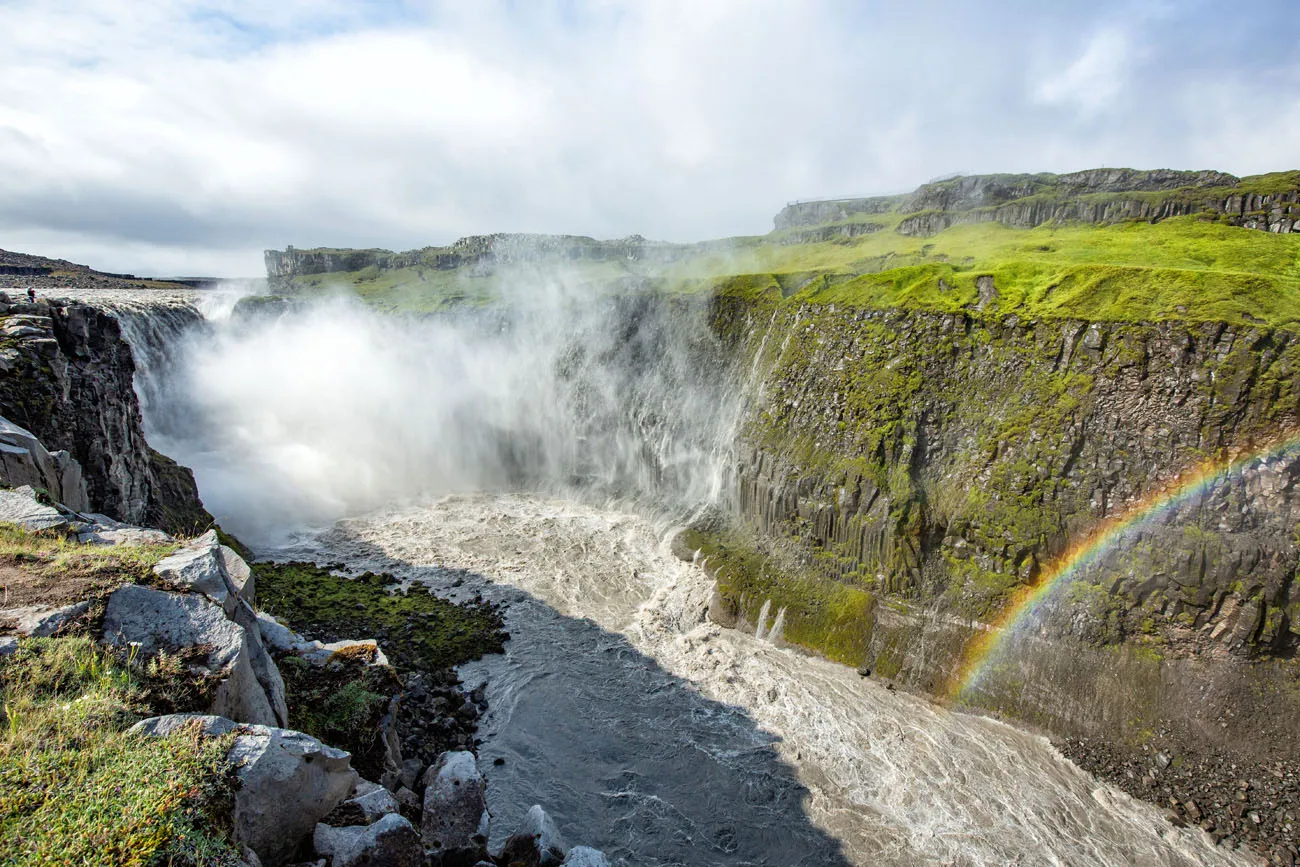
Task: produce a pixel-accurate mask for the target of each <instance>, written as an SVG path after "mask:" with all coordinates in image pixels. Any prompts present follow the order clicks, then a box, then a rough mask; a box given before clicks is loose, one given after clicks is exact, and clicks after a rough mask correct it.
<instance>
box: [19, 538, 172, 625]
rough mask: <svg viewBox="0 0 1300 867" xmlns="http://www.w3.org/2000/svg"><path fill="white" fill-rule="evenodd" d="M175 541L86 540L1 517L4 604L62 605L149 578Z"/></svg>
mask: <svg viewBox="0 0 1300 867" xmlns="http://www.w3.org/2000/svg"><path fill="white" fill-rule="evenodd" d="M176 548H177V545H175V544H160V545H114V546H111V547H101V546H98V545H82V544H80V543H78V542H76V541H75V540H70V539H68V538H66V537H64V536H61V535H58V534H53V533H29V532H27V531H26V530H24V529H22V528H21V527H17V526H14V525H13V524H2V523H0V581H3V593H4V605H5V606H6V607H19V606H24V605H37V604H41V605H59V604H67V603H71V602H78V601H80V600H82V599H89V598H94V597H96V596H100V595H103V594H104V593H107V592H108V591H110V590H112V589H114V588H116V587H119V586H121V585H122V584H137V583H141V582H147V581H148V580H149V579H150V577H151V576H152V574H153V567H154V566H156V565H157V564H158V561H159V560H161V559H163V558H164V557H166V556H168V555H169V554H172V553H174V552H175V551H176Z"/></svg>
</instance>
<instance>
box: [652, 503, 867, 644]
mask: <svg viewBox="0 0 1300 867" xmlns="http://www.w3.org/2000/svg"><path fill="white" fill-rule="evenodd" d="M677 545H678V546H681V547H682V548H684V549H685V550H688V551H699V552H700V557H701V560H702V561H707V563H706V566H707V568H708V571H709V572H710V573H712V574H713V576H714V578H715V580H716V581H717V588H718V592H719V593H720V594H721V595H722V597H723V599H724V600H725V602H726V603H728V604H729V605H731V606H733V608H734V610H735V611H737V612H738V613H740V614H741V615H742V616H743V617H744V618H745V619H746V620H748V621H749V622H751V623H753V622H755V621H757V619H758V615H759V612H760V611H761V609H762V607H763V604H764V603H765V602H769V601H770V603H771V604H770V606H769V616H770V617H772V618H775V617H776V615H777V613H778V612H779V611H781V610H782V609H785V623H784V627H783V628H782V636H783V637H784V640H785V641H786V642H788V643H790V644H795V645H798V646H800V647H803V648H805V649H807V650H812V651H816V652H817V653H820V654H822V655H823V656H825V657H827V658H828V659H833V660H835V661H837V662H843V663H846V664H848V665H860V664H861V663H862V662H863V661H864V660H865V659H866V658H867V651H868V645H869V642H870V639H871V631H872V628H873V626H874V623H875V606H876V600H875V597H874V596H873V595H872V594H871V593H870V592H869V591H867V590H865V589H863V588H861V587H857V586H853V585H850V584H845V583H840V582H836V581H832V580H830V579H829V578H825V577H822V576H820V575H818V574H816V573H814V572H812V571H810V570H801V569H797V568H790V567H789V566H788V565H787V564H782V563H778V562H776V561H775V560H774V559H773V558H771V557H769V556H767V555H764V554H763V553H761V552H759V551H758V550H757V549H756V547H754V546H753V545H750V544H748V543H747V542H746V541H745V540H744V539H742V538H741V537H739V536H738V535H737V534H736V533H735V531H706V530H700V529H688V530H686V531H684V532H683V533H682V536H681V538H680V539H679V540H678V542H677ZM771 625H772V624H771V623H768V624H767V626H768V627H769V628H770V627H771Z"/></svg>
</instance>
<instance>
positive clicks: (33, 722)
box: [0, 637, 239, 867]
mask: <svg viewBox="0 0 1300 867" xmlns="http://www.w3.org/2000/svg"><path fill="white" fill-rule="evenodd" d="M156 673H157V672H155V674H156ZM152 710H153V708H152V707H151V704H150V702H149V695H148V690H147V689H146V688H144V687H143V686H142V685H141V683H140V678H139V677H138V675H137V672H135V671H134V670H133V666H132V665H131V664H128V663H125V662H124V661H123V660H121V659H119V658H117V657H115V656H112V655H111V654H109V653H107V652H104V651H100V650H98V649H97V648H96V647H95V645H94V643H93V642H92V641H90V639H88V638H85V637H73V638H36V639H25V640H23V641H22V642H21V644H20V646H19V649H18V650H17V652H15V653H14V654H13V655H12V656H11V657H9V658H8V659H6V660H5V661H4V662H3V663H0V711H2V716H0V723H2V724H3V726H4V728H3V732H2V734H0V865H5V867H9V865H26V864H103V865H109V864H112V865H143V864H175V865H187V864H192V865H199V864H203V865H221V864H228V865H234V864H237V863H239V858H238V855H237V853H236V851H235V849H234V848H233V846H232V845H231V844H230V843H229V842H228V831H229V829H228V828H225V827H223V826H222V818H221V817H222V816H225V817H227V819H226V821H228V816H229V799H230V798H231V797H232V791H233V790H232V782H231V778H230V775H229V772H228V771H229V768H228V766H227V765H226V762H225V756H226V753H227V751H228V749H229V742H228V738H216V739H207V738H202V737H200V736H199V735H198V733H197V732H194V731H190V732H178V733H176V734H174V735H172V736H170V737H167V738H151V737H142V736H133V735H128V734H126V729H127V728H128V727H129V726H130V725H131V724H132V723H134V722H135V721H136V720H138V719H140V718H142V717H144V716H146V715H148V714H149V713H150V712H151V711H152Z"/></svg>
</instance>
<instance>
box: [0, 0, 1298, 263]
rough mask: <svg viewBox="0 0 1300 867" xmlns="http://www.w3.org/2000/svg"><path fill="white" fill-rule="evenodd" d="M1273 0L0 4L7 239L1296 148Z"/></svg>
mask: <svg viewBox="0 0 1300 867" xmlns="http://www.w3.org/2000/svg"><path fill="white" fill-rule="evenodd" d="M1296 12H1297V8H1296V4H1295V2H1294V0H1277V2H1268V0H1264V2H1253V3H1243V2H1237V0H1232V2H1210V0H1177V2H1173V0H1170V2H1106V0H1092V2H1077V3H1073V2H1071V3H1066V2H1061V3H1057V2H1051V3H1044V2H1041V0H1032V2H1017V0H1005V2H984V3H975V2H967V0H924V2H923V0H912V2H902V0H890V2H885V0H881V2H868V0H857V2H850V0H843V2H841V0H824V2H823V0H788V2H778V0H625V2H620V0H464V2H446V3H444V2H415V0H411V2H406V0H377V2H369V3H366V2H342V0H313V2H309V0H278V2H275V3H268V2H265V0H205V2H198V0H196V2H187V0H172V2H164V0H0V248H4V249H9V250H22V251H26V252H33V253H39V254H43V255H49V256H59V257H64V258H70V259H73V260H75V261H82V262H86V263H88V264H92V265H94V266H96V267H99V268H103V269H107V270H127V271H133V272H136V273H141V274H164V275H165V274H217V275H230V276H238V275H245V276H247V275H258V274H260V273H261V270H262V256H261V251H262V249H264V248H266V247H283V246H284V245H285V244H293V245H295V246H299V247H308V246H318V245H329V246H354V247H361V246H383V247H390V248H396V249H407V248H412V247H419V246H424V245H427V244H440V243H448V242H450V241H451V240H454V239H455V238H457V237H459V236H461V235H467V234H475V233H484V232H493V231H539V232H566V233H576V234H587V235H595V236H599V237H613V236H621V235H627V234H631V233H640V234H643V235H646V236H648V237H653V238H662V239H668V240H696V239H702V238H707V237H718V236H724V235H735V234H757V233H762V232H766V231H768V230H769V229H770V228H771V219H772V216H773V215H774V214H775V213H776V211H777V210H779V209H780V207H781V206H782V205H784V204H785V202H786V201H787V200H791V199H797V198H812V197H819V196H834V195H847V194H866V193H885V192H896V191H902V190H905V189H910V188H912V187H914V186H916V185H917V184H918V183H922V182H924V181H926V180H929V179H930V178H933V177H936V176H939V175H946V174H951V173H954V172H964V173H973V172H989V171H1070V170H1074V169H1081V168H1089V167H1093V166H1097V165H1127V166H1133V167H1138V168H1150V167H1175V168H1217V169H1222V170H1226V171H1230V172H1234V173H1237V174H1248V173H1254V172H1263V171H1272V170H1278V169H1283V168H1298V167H1300V16H1297V14H1296Z"/></svg>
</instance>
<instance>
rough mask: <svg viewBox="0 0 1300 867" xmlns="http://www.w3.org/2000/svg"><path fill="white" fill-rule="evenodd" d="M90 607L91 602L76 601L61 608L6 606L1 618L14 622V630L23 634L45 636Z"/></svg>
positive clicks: (0, 611)
mask: <svg viewBox="0 0 1300 867" xmlns="http://www.w3.org/2000/svg"><path fill="white" fill-rule="evenodd" d="M89 608H90V602H89V601H84V602H75V603H73V604H72V605H64V606H63V607H61V608H46V607H42V606H31V607H27V608H6V609H2V610H0V620H8V621H11V622H13V624H14V627H13V628H14V631H15V632H18V633H19V634H21V635H30V636H34V637H36V638H45V637H47V636H50V635H53V634H54V633H55V632H57V631H58V629H59V627H60V626H62V625H63V624H65V623H67V622H68V621H69V620H72V619H73V618H76V617H80V616H81V615H82V614H85V613H86V611H87V610H88V609H89Z"/></svg>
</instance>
